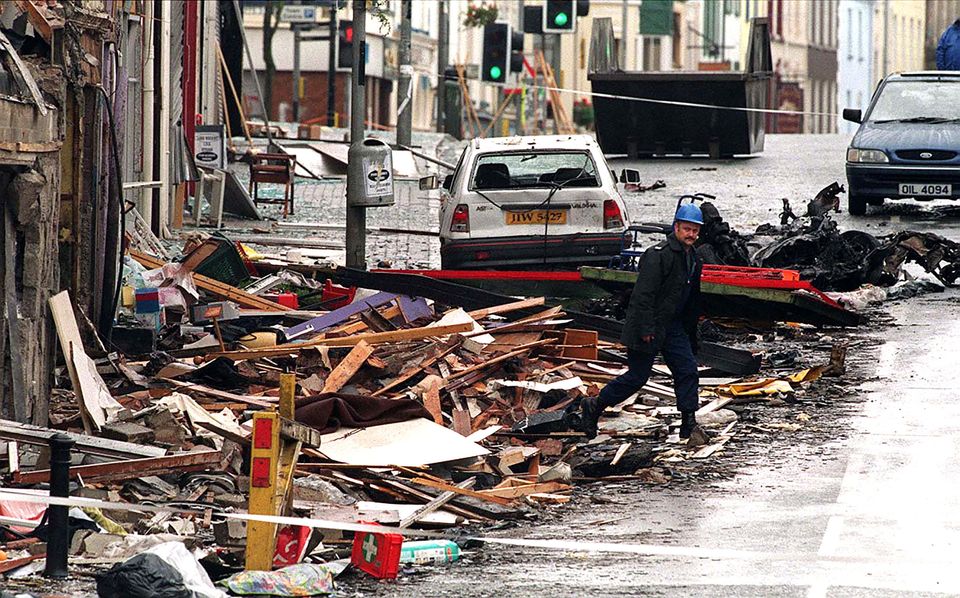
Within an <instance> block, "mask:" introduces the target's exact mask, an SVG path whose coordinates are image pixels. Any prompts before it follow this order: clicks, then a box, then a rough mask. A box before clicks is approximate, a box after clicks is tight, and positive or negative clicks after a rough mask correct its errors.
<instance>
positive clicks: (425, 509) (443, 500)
mask: <svg viewBox="0 0 960 598" xmlns="http://www.w3.org/2000/svg"><path fill="white" fill-rule="evenodd" d="M476 482H477V478H468V479H466V480H464V481H462V482H460V483H459V484H457V488H460V489H461V490H469V489H471V488H473V485H474V484H476ZM456 495H457V493H456V492H453V491H452V490H448V491H446V492H444V493H443V494H440V495H439V496H437V497H436V498H435V499H433V500H431V501H430V502H428V503H427V504H425V505H423V506H422V507H420V508H419V509H417V510H416V511H414V512H413V513H410V514H409V515H407V516H406V517H404V518H403V519H402V520H400V525H398V526H397V527H400V528H405V527H410V526H411V525H413V524H414V523H416V522H417V521H419V520H421V519H423V518H424V517H426V516H427V515H429V514H430V513H433V512H434V511H436V510H437V509H439V508H440V507H442V506H443V505H445V504H447V503H448V502H450V501H451V500H453V497H455V496H456Z"/></svg>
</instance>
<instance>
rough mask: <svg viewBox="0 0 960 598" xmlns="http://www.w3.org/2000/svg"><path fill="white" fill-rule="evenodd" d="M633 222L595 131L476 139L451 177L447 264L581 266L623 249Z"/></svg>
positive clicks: (443, 231) (446, 186)
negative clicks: (592, 135)
mask: <svg viewBox="0 0 960 598" xmlns="http://www.w3.org/2000/svg"><path fill="white" fill-rule="evenodd" d="M627 226H629V222H628V219H627V212H626V208H625V206H624V203H623V198H622V197H621V196H620V192H619V190H618V189H617V183H616V179H615V177H614V174H613V173H612V172H611V170H610V168H609V166H608V165H607V162H606V160H605V159H604V157H603V153H602V152H601V151H600V146H599V145H598V144H597V142H596V141H595V140H594V139H593V138H592V137H590V136H587V135H543V136H530V137H499V138H493V139H475V140H473V141H471V142H470V143H469V145H468V146H467V147H466V149H464V151H463V154H462V155H461V156H460V161H459V162H458V163H457V167H456V170H455V171H454V173H453V174H451V175H448V176H447V177H446V179H444V181H443V185H442V191H441V207H440V259H441V264H442V267H443V268H444V269H448V270H454V269H514V268H516V269H526V270H529V269H541V268H543V269H576V268H577V267H579V266H582V265H599V266H604V265H606V264H607V263H608V262H609V260H610V258H611V257H612V256H614V255H617V254H619V253H620V250H621V245H622V243H621V241H622V239H623V235H624V233H625V231H626V228H627Z"/></svg>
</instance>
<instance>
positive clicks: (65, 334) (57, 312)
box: [47, 291, 93, 434]
mask: <svg viewBox="0 0 960 598" xmlns="http://www.w3.org/2000/svg"><path fill="white" fill-rule="evenodd" d="M47 303H48V304H49V305H50V315H51V316H52V317H53V325H54V326H55V327H56V329H57V338H58V339H59V340H60V350H61V351H62V352H63V357H64V361H65V362H66V364H67V373H68V374H69V375H70V384H71V386H73V391H74V392H75V393H77V399H78V401H81V402H82V400H83V399H82V396H83V395H82V390H81V389H82V385H81V384H80V377H79V376H78V375H77V368H76V366H74V361H73V352H74V347H77V348H78V349H79V350H80V351H83V339H82V338H81V337H80V328H79V327H78V326H77V318H76V316H75V315H74V313H73V301H71V300H70V293H69V292H68V291H61V292H60V293H57V294H56V295H54V296H53V297H50V299H49V300H48V301H47ZM80 415H81V419H82V420H83V429H84V431H85V432H86V433H87V434H90V433H91V432H93V423H92V422H91V421H90V415H89V414H88V413H87V411H86V410H85V409H83V408H82V405H81V409H80Z"/></svg>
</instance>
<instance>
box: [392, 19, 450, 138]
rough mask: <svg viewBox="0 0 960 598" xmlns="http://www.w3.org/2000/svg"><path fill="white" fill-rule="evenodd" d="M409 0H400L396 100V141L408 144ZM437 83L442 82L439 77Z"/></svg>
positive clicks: (410, 85) (410, 81) (410, 96)
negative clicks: (398, 78) (398, 75)
mask: <svg viewBox="0 0 960 598" xmlns="http://www.w3.org/2000/svg"><path fill="white" fill-rule="evenodd" d="M412 7H413V2H412V1H411V0H401V5H400V81H399V88H400V89H399V94H398V98H397V101H398V102H399V104H398V105H397V143H399V144H400V145H410V136H411V129H412V128H413V109H412V107H411V106H410V103H411V102H412V101H413V66H411V64H410V35H411V31H410V29H411V25H410V19H411V16H412V15H411V10H412ZM439 84H440V85H442V84H443V79H440V81H439Z"/></svg>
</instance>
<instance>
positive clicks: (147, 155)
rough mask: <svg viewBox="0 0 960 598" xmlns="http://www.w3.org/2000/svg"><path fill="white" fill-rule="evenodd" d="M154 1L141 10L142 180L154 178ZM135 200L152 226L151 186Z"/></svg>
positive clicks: (147, 222) (139, 209) (148, 225)
mask: <svg viewBox="0 0 960 598" xmlns="http://www.w3.org/2000/svg"><path fill="white" fill-rule="evenodd" d="M153 15H154V3H153V1H152V0H150V1H148V2H146V4H145V5H144V11H143V39H142V40H141V42H142V43H143V45H144V47H145V48H146V52H147V55H146V59H145V60H144V62H143V112H142V114H143V120H142V121H141V123H140V127H141V129H142V131H143V163H142V164H141V175H140V176H141V178H142V180H144V181H152V180H154V176H153V139H154V123H153V118H154V113H153V110H154V101H155V100H154V94H155V92H156V83H155V82H154V75H153V69H154V52H153V49H154V47H155V46H156V44H155V43H154V39H153ZM139 196H140V199H139V200H138V201H137V211H139V212H140V217H141V218H143V221H144V222H145V223H146V225H147V228H149V229H152V228H153V187H144V188H143V189H142V190H141V191H140V194H139Z"/></svg>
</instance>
